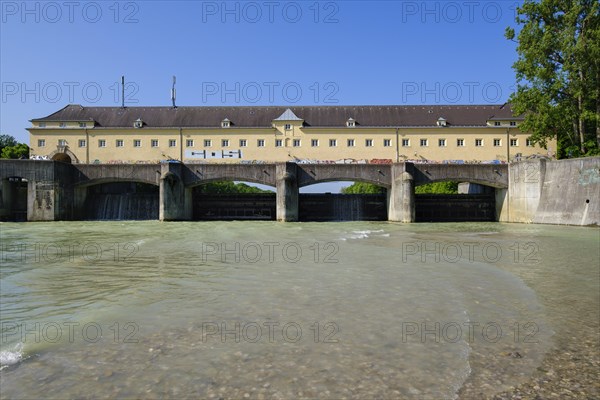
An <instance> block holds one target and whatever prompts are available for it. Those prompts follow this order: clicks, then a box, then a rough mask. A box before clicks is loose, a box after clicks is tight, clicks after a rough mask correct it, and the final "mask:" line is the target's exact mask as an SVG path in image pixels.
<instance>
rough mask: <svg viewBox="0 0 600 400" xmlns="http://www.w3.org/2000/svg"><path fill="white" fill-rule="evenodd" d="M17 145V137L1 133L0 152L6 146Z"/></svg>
mask: <svg viewBox="0 0 600 400" xmlns="http://www.w3.org/2000/svg"><path fill="white" fill-rule="evenodd" d="M16 145H17V139H15V138H14V137H12V136H10V135H0V152H2V149H3V148H5V147H11V146H16Z"/></svg>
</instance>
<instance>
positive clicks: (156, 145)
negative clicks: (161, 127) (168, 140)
mask: <svg viewBox="0 0 600 400" xmlns="http://www.w3.org/2000/svg"><path fill="white" fill-rule="evenodd" d="M150 147H158V139H152V140H151V141H150Z"/></svg>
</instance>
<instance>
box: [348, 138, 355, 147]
mask: <svg viewBox="0 0 600 400" xmlns="http://www.w3.org/2000/svg"><path fill="white" fill-rule="evenodd" d="M348 147H354V139H348Z"/></svg>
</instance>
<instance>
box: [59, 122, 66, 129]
mask: <svg viewBox="0 0 600 400" xmlns="http://www.w3.org/2000/svg"><path fill="white" fill-rule="evenodd" d="M58 126H59V127H61V128H66V127H67V124H66V123H65V122H61V123H60V124H58Z"/></svg>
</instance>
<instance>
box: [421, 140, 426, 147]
mask: <svg viewBox="0 0 600 400" xmlns="http://www.w3.org/2000/svg"><path fill="white" fill-rule="evenodd" d="M419 144H420V145H421V147H427V139H421V140H419Z"/></svg>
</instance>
